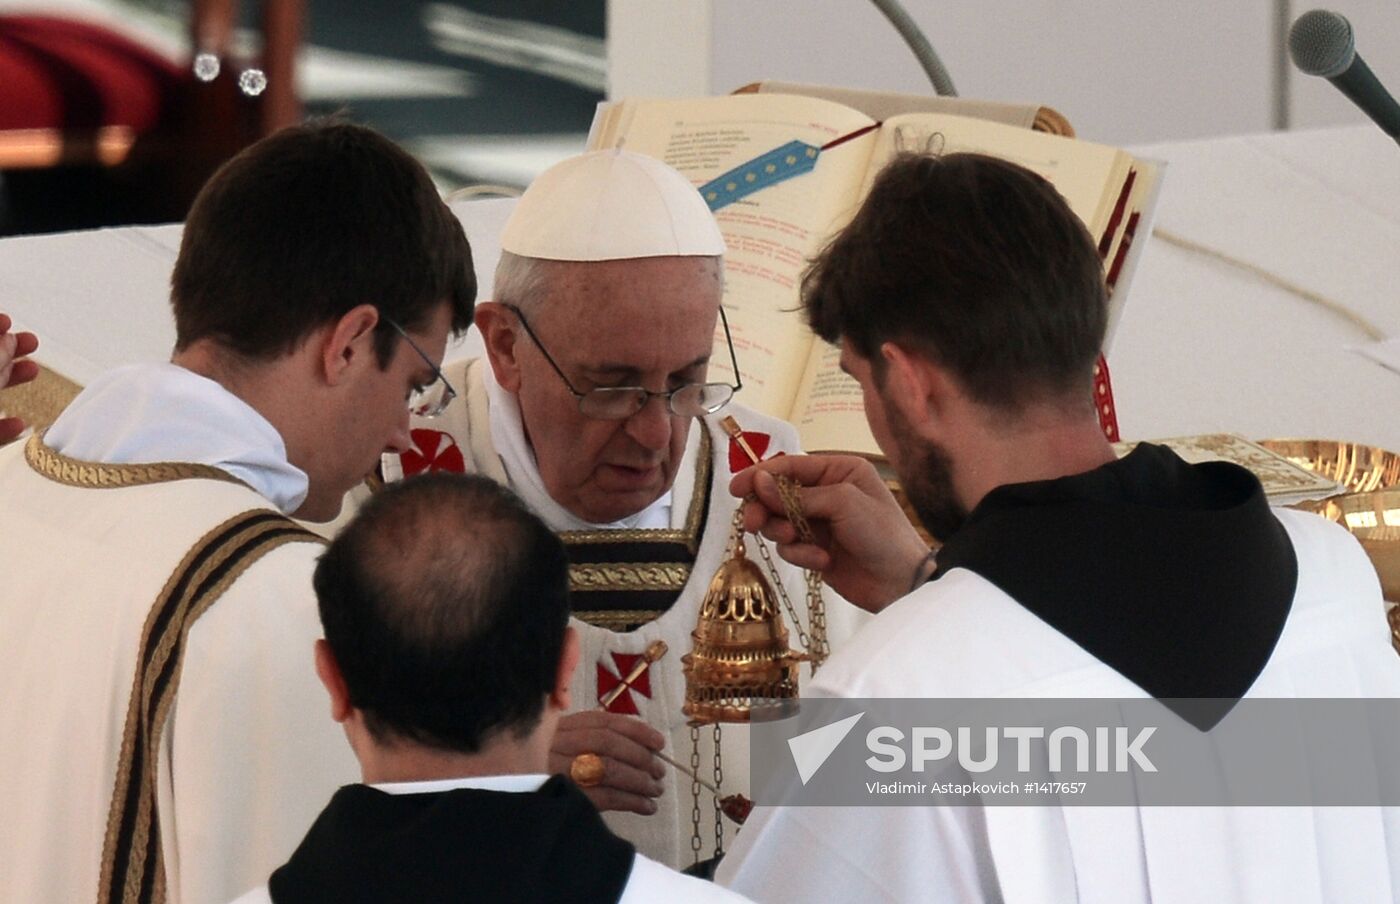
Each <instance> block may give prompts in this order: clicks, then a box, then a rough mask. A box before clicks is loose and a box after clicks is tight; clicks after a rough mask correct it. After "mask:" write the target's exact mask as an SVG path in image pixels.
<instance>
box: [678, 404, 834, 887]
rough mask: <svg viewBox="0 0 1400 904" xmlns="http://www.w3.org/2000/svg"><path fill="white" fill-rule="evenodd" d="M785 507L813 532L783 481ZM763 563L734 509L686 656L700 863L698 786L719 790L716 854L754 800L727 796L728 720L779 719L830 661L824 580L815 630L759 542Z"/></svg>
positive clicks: (811, 612) (815, 603)
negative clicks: (708, 756)
mask: <svg viewBox="0 0 1400 904" xmlns="http://www.w3.org/2000/svg"><path fill="white" fill-rule="evenodd" d="M722 423H723V425H724V428H725V430H726V431H727V432H728V433H729V435H730V436H731V437H733V438H734V440H735V442H736V443H737V444H738V445H739V446H740V447H741V448H742V449H744V451H745V452H746V453H748V455H749V457H750V458H751V459H752V460H753V461H754V462H755V463H757V462H758V460H759V459H758V456H757V455H755V454H754V453H753V450H752V449H750V448H749V447H748V444H747V443H746V442H745V441H744V438H743V433H742V432H741V431H740V430H739V426H738V424H736V423H735V422H734V420H733V418H725V419H724V421H723V422H722ZM780 487H781V492H782V496H783V501H784V506H785V508H786V509H787V511H788V516H789V519H790V520H791V521H792V522H793V523H794V524H795V525H799V530H800V531H804V532H807V533H809V535H810V531H809V529H808V528H807V525H806V521H805V519H803V518H802V516H801V512H800V510H798V508H797V506H796V492H795V489H796V488H795V487H794V486H792V485H791V484H789V483H785V482H784V481H782V480H780ZM758 549H759V551H760V552H761V554H762V556H763V560H764V565H765V566H766V568H767V571H768V574H769V575H771V576H772V581H771V582H770V581H769V579H768V576H767V575H765V574H764V568H760V567H759V565H758V564H757V563H755V562H754V561H753V560H751V559H749V558H748V556H746V555H745V554H744V533H743V507H742V506H741V507H740V508H739V509H738V510H737V511H736V512H735V513H734V523H733V526H732V528H731V530H730V535H729V546H728V548H727V550H726V556H725V561H724V563H723V564H722V565H721V566H720V567H719V570H718V571H716V572H715V576H714V578H713V579H712V580H711V581H710V587H709V590H707V591H706V593H705V599H704V601H703V602H702V603H701V605H700V615H699V618H698V619H697V621H696V624H695V630H694V631H692V632H691V633H690V638H691V643H692V646H691V650H690V652H689V653H687V654H686V655H685V656H683V657H681V664H682V667H683V671H684V673H685V705H684V707H683V712H684V714H685V715H686V716H687V717H688V718H689V720H690V742H691V755H690V766H691V769H690V770H689V771H690V772H691V775H692V784H691V796H692V800H693V810H692V813H691V816H692V818H691V825H692V826H693V828H694V834H693V836H692V837H691V850H692V851H693V852H694V854H695V859H696V861H697V862H698V861H699V860H700V848H701V845H702V840H701V837H700V788H701V786H702V784H703V785H704V786H705V787H707V788H710V790H711V791H713V792H714V796H715V801H714V806H715V849H714V856H716V857H718V856H720V855H721V854H723V853H724V825H723V820H722V819H721V816H726V817H728V818H730V819H732V820H733V821H734V822H736V823H739V824H742V823H743V821H744V819H745V818H746V817H747V816H748V814H749V810H750V809H752V806H753V805H752V804H751V803H750V802H749V800H748V799H747V798H745V797H744V796H743V795H740V794H731V795H728V796H725V795H723V794H722V792H721V789H722V787H723V785H722V782H723V781H724V763H723V758H722V756H721V752H720V751H721V747H720V740H721V729H720V726H721V725H723V724H724V723H726V722H730V723H746V722H749V721H752V719H753V717H754V715H755V714H756V713H761V714H765V715H766V714H772V715H774V716H779V715H781V714H782V713H783V712H785V711H788V710H790V709H791V708H793V707H794V706H795V703H796V700H797V696H798V670H799V668H800V666H801V663H802V662H805V661H811V662H812V665H813V668H814V669H815V668H816V667H817V666H818V665H820V664H821V661H822V660H823V659H825V658H826V618H825V612H824V610H823V604H822V597H821V579H820V577H819V576H818V575H815V574H813V573H810V572H809V573H808V580H807V591H808V593H807V599H808V619H809V622H810V624H811V626H812V630H811V633H810V635H809V634H808V632H807V631H806V630H804V629H803V627H802V622H801V621H800V620H798V618H797V612H796V610H794V608H793V606H792V602H791V601H790V600H789V599H788V597H787V593H786V591H785V590H784V589H783V584H782V581H781V579H780V578H779V576H778V573H777V569H776V568H775V567H774V565H773V560H772V559H771V558H770V557H769V554H768V550H767V547H765V546H764V545H763V541H762V540H761V539H760V540H758ZM784 609H786V610H787V612H788V615H789V616H790V617H791V619H792V623H793V626H794V627H795V629H796V630H797V632H798V635H799V637H800V639H801V641H802V644H803V646H804V648H806V649H807V650H808V652H806V653H798V652H796V651H794V650H793V649H791V648H790V647H789V646H788V630H787V627H786V625H785V624H784V623H783V610H784ZM705 725H709V726H712V727H713V730H714V748H715V760H714V784H713V786H711V785H709V784H708V783H703V782H701V781H700V779H699V778H698V772H699V769H700V729H701V727H702V726H705Z"/></svg>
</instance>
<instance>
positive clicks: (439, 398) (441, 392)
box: [384, 317, 457, 417]
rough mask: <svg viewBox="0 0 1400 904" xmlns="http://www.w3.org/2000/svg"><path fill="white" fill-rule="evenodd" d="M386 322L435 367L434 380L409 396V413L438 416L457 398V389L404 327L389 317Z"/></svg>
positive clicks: (425, 360)
mask: <svg viewBox="0 0 1400 904" xmlns="http://www.w3.org/2000/svg"><path fill="white" fill-rule="evenodd" d="M384 322H385V323H387V324H389V326H391V327H393V328H394V330H395V331H396V332H397V333H398V334H399V335H400V336H402V337H403V341H404V342H407V343H408V347H409V348H411V349H413V350H414V351H415V352H417V353H418V357H420V358H422V359H423V363H424V364H426V365H428V366H429V367H431V368H432V369H433V381H432V382H431V383H429V384H428V385H427V386H420V387H418V388H415V389H414V390H413V392H411V393H409V396H408V413H409V414H412V415H414V416H415V417H437V416H438V415H439V414H442V413H443V412H444V411H446V410H447V406H448V405H449V404H451V403H452V400H453V399H455V398H457V390H455V389H453V388H452V384H451V383H449V382H447V378H446V377H444V376H443V375H442V368H440V367H438V366H437V365H436V364H434V363H433V359H432V358H429V357H428V356H427V355H426V354H424V353H423V350H422V349H421V348H419V347H418V343H417V342H414V341H413V340H412V339H411V338H409V335H408V333H406V332H404V328H403V327H401V326H399V325H398V324H397V323H395V322H394V321H393V320H391V319H390V318H388V317H385V318H384Z"/></svg>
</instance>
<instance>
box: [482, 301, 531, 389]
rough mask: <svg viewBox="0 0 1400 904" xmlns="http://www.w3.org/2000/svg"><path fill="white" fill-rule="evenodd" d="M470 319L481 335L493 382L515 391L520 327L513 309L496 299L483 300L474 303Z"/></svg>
mask: <svg viewBox="0 0 1400 904" xmlns="http://www.w3.org/2000/svg"><path fill="white" fill-rule="evenodd" d="M472 319H473V320H474V322H475V323H476V328H477V329H479V330H481V338H482V340H483V341H484V342H485V344H486V358H487V360H488V361H489V362H490V363H491V372H492V373H494V374H495V375H496V382H497V383H499V384H501V388H502V389H504V390H505V391H506V392H510V393H515V392H519V391H520V363H519V361H517V360H516V356H515V353H516V347H517V342H518V341H519V339H520V333H521V331H520V329H519V327H518V325H517V324H518V323H519V321H518V320H517V318H516V316H515V314H514V312H512V311H511V310H510V309H509V308H507V307H506V306H505V305H503V304H501V303H500V302H498V301H485V302H482V303H480V304H478V305H477V306H476V314H475V315H474V316H473V318H472Z"/></svg>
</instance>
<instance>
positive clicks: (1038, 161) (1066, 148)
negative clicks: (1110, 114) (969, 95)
mask: <svg viewBox="0 0 1400 904" xmlns="http://www.w3.org/2000/svg"><path fill="white" fill-rule="evenodd" d="M902 151H913V152H920V153H937V154H956V153H964V152H968V153H979V154H989V155H991V156H993V157H1000V158H1001V159H1003V160H1009V161H1011V162H1012V163H1017V164H1020V165H1021V166H1024V167H1025V168H1026V169H1028V170H1030V171H1032V172H1034V173H1037V174H1039V175H1040V176H1042V177H1043V178H1044V179H1045V180H1046V181H1048V182H1049V183H1050V184H1051V185H1053V186H1055V189H1056V190H1057V191H1059V193H1060V194H1061V195H1063V196H1064V198H1065V201H1066V202H1068V204H1069V206H1070V209H1071V210H1073V211H1074V212H1075V213H1076V214H1078V215H1079V218H1080V219H1081V220H1083V221H1084V224H1085V225H1086V226H1088V227H1089V232H1090V233H1091V234H1092V235H1093V236H1094V240H1095V241H1097V240H1098V239H1099V238H1100V237H1101V236H1102V234H1103V229H1104V226H1105V225H1106V224H1107V221H1108V218H1109V216H1110V214H1111V213H1112V208H1113V205H1114V203H1115V202H1116V201H1117V200H1118V189H1119V188H1120V187H1121V186H1122V184H1123V180H1124V179H1126V178H1127V172H1128V164H1129V158H1128V155H1126V154H1124V153H1123V152H1122V151H1120V150H1118V149H1117V148H1112V147H1108V146H1106V145H1101V144H1093V143H1092V142H1088V141H1079V140H1077V139H1071V138H1063V137H1061V136H1059V135H1047V134H1045V133H1043V132H1033V131H1031V130H1029V129H1018V128H1015V127H1013V126H1007V125H1003V124H1001V123H995V122H986V121H984V120H980V119H969V118H967V117H966V116H950V115H947V114H933V113H915V114H910V115H906V116H896V117H894V118H892V119H888V120H886V121H885V126H884V128H882V129H881V130H880V139H879V141H878V142H877V143H876V146H875V150H874V151H873V153H872V159H871V162H870V172H869V174H868V175H867V178H866V184H865V185H864V186H862V188H861V197H864V196H865V193H866V192H867V191H868V190H869V188H870V185H869V183H870V182H871V181H873V180H874V177H875V176H876V175H877V174H878V172H879V170H880V169H881V168H882V167H883V166H884V165H885V164H886V163H888V162H889V160H890V159H891V158H893V157H894V156H895V155H896V154H898V153H900V152H902Z"/></svg>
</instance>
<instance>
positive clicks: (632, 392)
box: [504, 304, 744, 421]
mask: <svg viewBox="0 0 1400 904" xmlns="http://www.w3.org/2000/svg"><path fill="white" fill-rule="evenodd" d="M504 307H506V308H509V309H510V310H511V311H512V312H513V313H514V314H515V316H516V317H518V318H520V325H521V326H523V327H525V332H526V333H528V334H529V336H530V339H531V340H533V341H534V343H535V346H536V347H537V348H538V349H539V350H540V353H541V354H543V355H544V359H545V360H546V361H548V362H549V366H550V367H552V368H554V372H555V373H556V374H558V375H559V379H561V380H563V381H564V385H565V386H567V387H568V388H569V392H570V393H571V394H572V395H573V397H574V398H575V399H577V400H578V410H579V412H580V413H581V414H583V415H584V417H591V418H597V419H598V420H605V421H620V420H624V419H626V418H629V417H631V416H632V415H634V414H636V413H637V412H639V411H641V410H642V409H643V408H645V407H646V405H647V403H648V402H650V401H651V400H652V398H653V397H655V398H659V399H665V400H666V407H667V409H668V410H669V411H670V412H671V413H672V414H674V415H676V416H677V417H704V416H705V415H707V414H714V413H715V412H716V411H719V410H720V409H721V408H723V407H724V406H725V405H728V404H729V400H730V399H732V398H734V393H736V392H738V391H739V390H740V389H743V388H744V382H743V378H742V377H740V376H739V359H738V358H736V357H735V355H734V340H733V339H732V338H731V337H730V335H729V319H728V318H726V317H725V316H724V308H723V307H721V308H720V309H719V319H720V322H721V323H723V324H724V339H725V342H727V343H728V344H729V362H730V364H732V365H733V367H734V378H735V379H736V380H737V381H738V382H737V383H736V384H735V385H733V386H730V385H729V384H728V383H687V384H685V385H684V386H678V387H676V388H675V389H671V390H665V391H662V392H652V391H651V390H650V389H646V388H644V387H642V386H599V387H597V388H595V389H590V390H588V392H579V391H578V390H577V389H575V388H574V384H573V383H571V382H569V378H568V377H566V376H564V371H563V370H561V369H560V368H559V365H558V364H556V363H555V362H554V358H553V356H551V355H550V354H549V350H548V349H546V348H545V347H544V343H543V342H540V337H539V336H536V335H535V331H534V330H533V329H531V328H530V322H529V321H528V320H526V319H525V315H524V314H522V313H521V312H520V309H519V308H517V307H516V306H515V305H513V304H507V305H504Z"/></svg>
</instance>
